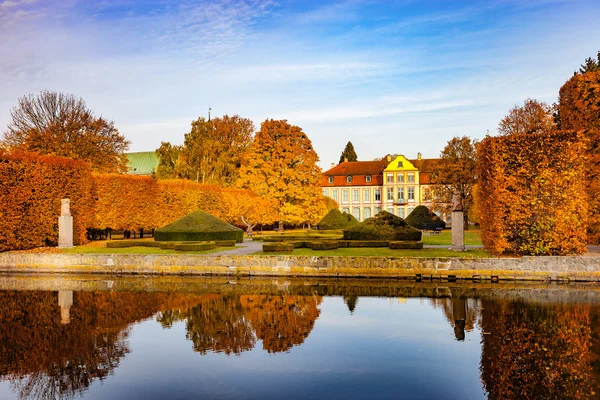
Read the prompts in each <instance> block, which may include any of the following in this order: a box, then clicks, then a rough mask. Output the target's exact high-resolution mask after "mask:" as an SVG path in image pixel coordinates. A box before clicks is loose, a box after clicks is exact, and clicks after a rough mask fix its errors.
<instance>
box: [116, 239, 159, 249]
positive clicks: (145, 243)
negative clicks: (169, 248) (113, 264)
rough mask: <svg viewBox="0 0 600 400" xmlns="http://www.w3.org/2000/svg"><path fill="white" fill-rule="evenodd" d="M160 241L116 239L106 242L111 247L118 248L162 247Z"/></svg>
mask: <svg viewBox="0 0 600 400" xmlns="http://www.w3.org/2000/svg"><path fill="white" fill-rule="evenodd" d="M160 245H161V243H160V242H155V241H152V240H115V241H112V242H106V247H108V248H109V249H118V248H124V247H136V246H138V247H161V246H160Z"/></svg>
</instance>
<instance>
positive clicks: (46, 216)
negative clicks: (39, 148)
mask: <svg viewBox="0 0 600 400" xmlns="http://www.w3.org/2000/svg"><path fill="white" fill-rule="evenodd" d="M62 198H70V199H71V214H72V215H73V231H74V242H75V244H81V243H84V242H85V241H86V235H85V233H86V228H87V227H89V226H92V225H93V220H92V218H93V213H92V212H91V210H92V208H93V204H94V202H93V198H94V195H93V185H92V179H91V169H90V166H89V164H87V163H85V162H83V161H79V160H71V159H68V158H63V157H56V156H41V155H39V154H36V153H28V152H22V151H12V152H0V251H5V250H11V249H30V248H34V247H40V246H43V245H56V243H57V242H58V217H59V216H60V199H62Z"/></svg>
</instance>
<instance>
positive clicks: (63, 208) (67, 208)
mask: <svg viewBox="0 0 600 400" xmlns="http://www.w3.org/2000/svg"><path fill="white" fill-rule="evenodd" d="M60 215H61V216H65V215H71V200H70V199H61V200H60Z"/></svg>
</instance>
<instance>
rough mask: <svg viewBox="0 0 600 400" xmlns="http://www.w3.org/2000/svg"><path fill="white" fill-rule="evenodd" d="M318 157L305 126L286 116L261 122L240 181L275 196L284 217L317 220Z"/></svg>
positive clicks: (286, 219)
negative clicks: (285, 117) (315, 210)
mask: <svg viewBox="0 0 600 400" xmlns="http://www.w3.org/2000/svg"><path fill="white" fill-rule="evenodd" d="M318 161H319V157H318V156H317V153H316V152H315V151H314V150H313V147H312V143H311V141H310V139H309V138H308V136H306V134H305V133H304V132H302V129H301V128H299V127H297V126H294V125H290V124H289V123H288V122H287V121H286V120H273V119H268V120H266V121H264V122H263V123H262V124H261V128H260V131H258V132H257V133H256V136H255V137H254V141H253V143H252V145H251V146H250V149H249V151H248V153H247V156H246V158H245V160H244V162H243V164H242V167H241V168H240V178H239V181H238V185H239V186H240V187H241V188H246V189H250V190H252V191H253V192H254V193H256V194H258V195H259V196H265V197H267V198H269V199H274V200H276V201H277V204H278V211H279V215H280V218H281V221H283V222H288V223H291V224H295V225H299V224H302V223H304V222H309V223H314V222H315V219H316V218H318V217H319V216H320V215H319V214H318V213H314V212H313V209H314V208H315V205H316V204H320V203H319V199H320V198H321V197H322V194H321V187H320V182H321V169H320V168H319V167H318V166H317V162H318Z"/></svg>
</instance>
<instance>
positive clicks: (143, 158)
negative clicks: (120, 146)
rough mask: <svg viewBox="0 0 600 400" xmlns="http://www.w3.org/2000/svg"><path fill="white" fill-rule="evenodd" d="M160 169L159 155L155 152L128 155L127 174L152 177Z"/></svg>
mask: <svg viewBox="0 0 600 400" xmlns="http://www.w3.org/2000/svg"><path fill="white" fill-rule="evenodd" d="M157 167H158V155H157V154H156V152H154V151H140V152H137V153H127V173H128V174H132V175H151V174H152V173H153V172H155V171H156V168H157Z"/></svg>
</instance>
